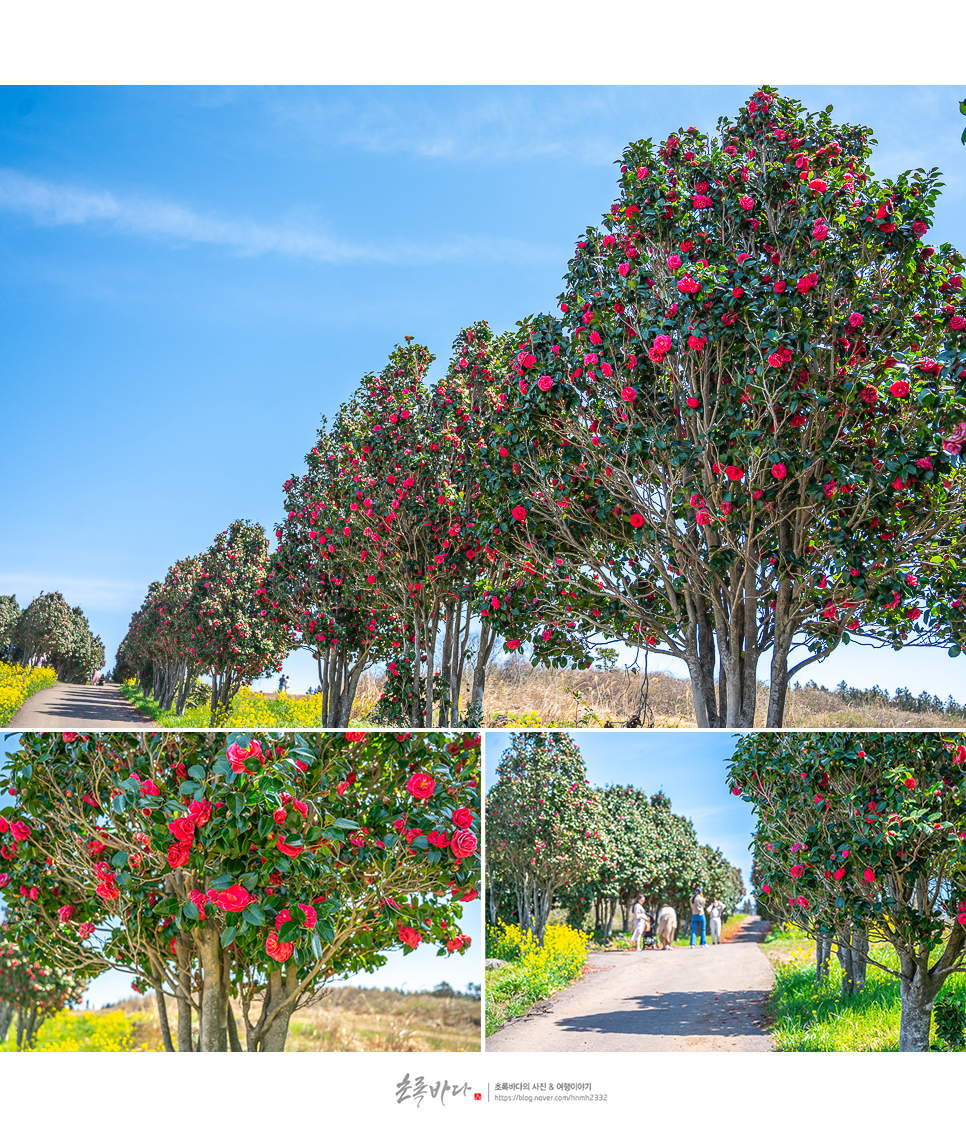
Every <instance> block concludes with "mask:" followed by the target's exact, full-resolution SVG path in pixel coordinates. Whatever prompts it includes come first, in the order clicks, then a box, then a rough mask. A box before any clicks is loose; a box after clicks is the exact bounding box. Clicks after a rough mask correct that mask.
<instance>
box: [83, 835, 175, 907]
mask: <svg viewBox="0 0 966 1137" xmlns="http://www.w3.org/2000/svg"><path fill="white" fill-rule="evenodd" d="M175 848H177V846H175ZM172 867H174V866H172ZM94 891H95V892H96V893H97V895H98V896H99V897H100V898H101V899H102V900H117V898H118V897H119V896H120V895H121V893H120V890H119V889H118V887H117V885H116V884H115V883H114V881H113V880H99V881H98V882H97V885H96V887H95V888H94Z"/></svg>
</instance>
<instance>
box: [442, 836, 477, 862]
mask: <svg viewBox="0 0 966 1137" xmlns="http://www.w3.org/2000/svg"><path fill="white" fill-rule="evenodd" d="M477 844H478V842H477V840H476V836H475V834H473V833H471V832H470V831H469V829H458V830H457V831H456V832H455V833H454V834H453V840H452V841H451V842H450V846H449V847H450V848H451V849H452V850H453V856H455V857H461V858H462V857H469V856H471V855H472V854H473V853H475V852H476V846H477Z"/></svg>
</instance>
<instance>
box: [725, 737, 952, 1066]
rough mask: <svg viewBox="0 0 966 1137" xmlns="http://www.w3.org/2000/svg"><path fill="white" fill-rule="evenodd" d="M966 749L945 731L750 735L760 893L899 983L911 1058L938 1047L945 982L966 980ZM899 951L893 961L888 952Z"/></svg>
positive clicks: (742, 784)
mask: <svg viewBox="0 0 966 1137" xmlns="http://www.w3.org/2000/svg"><path fill="white" fill-rule="evenodd" d="M964 743H966V740H964V738H963V737H962V736H951V735H944V734H940V733H935V734H917V733H912V732H909V733H905V732H904V733H894V734H872V735H864V736H860V735H858V734H855V733H830V734H798V735H794V734H780V733H774V734H749V735H746V736H745V737H743V738H742V739H741V740H740V741H739V742H738V745H737V746H736V748H735V752H734V756H733V758H732V760H731V767H730V773H729V779H730V782H731V785H732V792H733V793H736V794H742V795H743V796H744V798H745V800H747V801H750V802H751V803H752V805H753V806H754V809H755V813H756V815H757V831H756V834H755V838H754V856H755V872H756V882H757V887H758V889H759V890H760V891H761V892H762V893H763V894H764V895H766V896H767V897H768V902H769V904H770V905H772V906H773V907H775V908H780V909H782V910H784V911H786V912H787V913H788V918H789V919H791V920H793V921H795V922H796V923H798V924H800V925H801V926H802V927H803V928H805V930H806V931H807V932H808V933H809V934H810V935H811V936H813V937H814V938H816V939H817V940H821V939H822V938H828V939H829V940H830V941H831V942H832V943H834V944H836V945H837V946H838V947H839V948H840V950H841V951H842V953H843V954H844V955H845V961H844V962H845V965H846V967H847V969H848V968H850V967H851V960H852V957H857V958H859V959H862V960H864V961H865V962H867V963H868V964H870V965H874V966H876V967H878V968H880V969H882V970H883V971H886V972H888V973H889V974H891V975H894V976H896V978H897V979H898V980H899V989H900V993H901V999H902V1017H901V1025H900V1033H899V1049H900V1050H928V1049H929V1031H930V1023H931V1020H932V1008H933V1004H934V1002H935V1000H936V997H937V995H938V994H939V992H940V990H941V988H942V985H943V983H944V982H945V980H946V979H947V978H948V977H949V976H950V975H953V974H955V973H957V972H962V971H966V796H964V791H966V780H964V776H963V771H964V765H966V744H964ZM883 945H889V946H891V947H892V949H893V951H894V952H895V956H894V957H890V956H888V955H883V954H882V953H881V952H880V951H878V950H876V949H878V948H881V947H882V946H883Z"/></svg>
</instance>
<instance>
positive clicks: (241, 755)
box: [225, 738, 262, 774]
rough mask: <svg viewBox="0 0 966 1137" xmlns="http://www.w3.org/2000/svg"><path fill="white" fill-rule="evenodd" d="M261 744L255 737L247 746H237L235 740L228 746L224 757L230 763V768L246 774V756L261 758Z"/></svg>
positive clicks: (247, 771) (237, 772)
mask: <svg viewBox="0 0 966 1137" xmlns="http://www.w3.org/2000/svg"><path fill="white" fill-rule="evenodd" d="M261 756H262V744H261V743H260V742H259V741H258V740H257V739H255V738H253V739H252V740H251V742H250V743H249V744H248V746H247V748H246V747H242V746H239V745H238V743H237V742H233V743H232V744H231V746H229V747H228V750H227V751H226V754H225V757H226V758H227V759H228V761H229V762H230V763H231V768H232V770H233V771H234V772H235V773H236V774H248V773H250V771H249V770H248V769H247V768H246V766H245V759H246V758H261Z"/></svg>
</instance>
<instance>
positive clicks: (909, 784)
mask: <svg viewBox="0 0 966 1137" xmlns="http://www.w3.org/2000/svg"><path fill="white" fill-rule="evenodd" d="M903 784H904V785H905V787H906V789H907V790H914V789H915V788H916V779H915V778H906V780H905V782H904V783H903Z"/></svg>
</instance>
